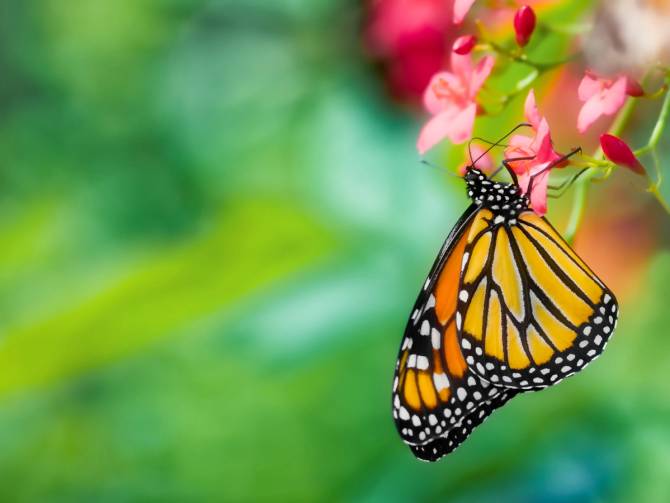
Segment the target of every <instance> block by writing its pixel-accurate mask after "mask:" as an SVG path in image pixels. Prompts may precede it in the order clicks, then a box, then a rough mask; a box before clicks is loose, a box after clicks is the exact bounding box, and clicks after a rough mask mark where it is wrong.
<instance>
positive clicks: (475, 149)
mask: <svg viewBox="0 0 670 503" xmlns="http://www.w3.org/2000/svg"><path fill="white" fill-rule="evenodd" d="M471 154H472V159H470V155H471ZM471 164H472V165H473V166H474V167H475V168H477V169H478V170H480V171H483V172H484V173H490V172H491V171H493V169H494V168H495V167H496V164H495V161H494V160H493V157H491V154H490V153H489V152H487V149H486V148H484V147H482V146H481V145H478V144H477V143H473V144H472V145H471V146H470V151H468V149H465V162H463V164H461V165H460V166H459V167H458V173H459V174H460V175H461V176H463V175H464V174H465V172H466V171H467V169H468V166H470V165H471Z"/></svg>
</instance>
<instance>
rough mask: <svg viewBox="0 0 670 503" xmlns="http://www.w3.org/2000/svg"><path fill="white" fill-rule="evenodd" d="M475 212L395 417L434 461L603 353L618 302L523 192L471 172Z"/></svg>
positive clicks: (410, 334)
mask: <svg viewBox="0 0 670 503" xmlns="http://www.w3.org/2000/svg"><path fill="white" fill-rule="evenodd" d="M464 178H465V181H466V184H467V191H468V196H469V197H470V198H471V200H472V204H471V206H470V207H469V208H468V209H467V210H466V211H465V213H464V214H463V216H462V217H461V219H460V220H459V221H458V223H457V224H456V226H455V227H454V229H453V230H452V232H451V233H450V235H449V236H448V238H447V240H446V242H445V244H444V245H443V247H442V249H441V251H440V253H439V254H438V257H437V259H436V261H435V263H434V264H433V267H432V269H431V271H430V273H429V275H428V278H427V280H426V282H425V284H424V287H423V289H422V290H421V292H420V293H419V296H418V299H417V301H416V303H415V305H414V308H413V310H412V314H411V316H410V319H409V320H408V323H407V327H406V329H405V334H404V338H403V341H402V343H401V348H400V352H399V355H398V361H397V363H396V372H395V377H394V381H393V399H392V400H393V417H394V420H395V423H396V427H397V429H398V432H399V433H400V436H401V438H402V439H403V441H405V442H406V443H407V444H409V445H410V448H411V449H412V451H413V452H414V454H415V455H416V456H417V457H419V458H420V459H424V460H428V461H434V460H436V459H439V458H440V457H442V456H444V455H446V454H448V453H449V452H451V451H452V450H453V449H455V448H456V447H457V446H458V445H460V443H462V442H463V441H464V440H465V438H467V436H468V435H469V434H470V432H471V431H472V430H473V429H474V428H475V427H476V426H478V425H479V424H480V423H481V422H482V421H484V420H485V419H486V418H487V417H488V416H489V415H490V414H491V412H493V410H495V409H496V408H498V407H501V406H502V405H504V404H505V403H506V402H507V401H508V400H510V399H511V398H512V397H514V396H515V395H516V394H518V393H521V392H523V391H530V390H537V389H541V388H544V387H546V386H549V385H552V384H555V383H557V382H558V381H560V380H561V379H563V378H565V377H567V376H569V375H571V374H573V373H575V372H577V371H579V370H581V369H582V368H583V367H584V366H586V365H587V364H588V363H589V362H590V361H591V360H593V359H594V358H595V357H597V356H598V355H599V354H600V353H601V352H602V350H603V349H604V347H605V344H606V343H607V340H608V339H609V336H610V335H611V333H612V332H613V330H614V326H615V324H616V319H617V311H618V308H617V304H616V300H615V298H614V295H613V294H612V292H611V291H609V290H608V289H607V288H606V287H605V286H604V285H603V283H602V282H601V281H600V280H599V279H598V278H597V276H595V274H594V273H593V272H592V271H591V270H590V269H589V268H588V267H587V266H586V264H584V263H583V261H582V260H581V259H580V258H579V257H577V255H576V254H575V253H574V251H572V249H571V248H570V247H569V245H568V244H567V243H566V242H565V241H563V239H562V238H561V237H560V236H559V235H558V233H557V232H556V231H555V230H554V228H553V227H552V226H551V225H550V224H549V223H548V222H547V221H546V219H544V218H541V217H538V216H537V215H535V214H534V213H533V212H532V210H530V208H529V200H528V198H527V197H526V196H525V195H523V194H522V193H521V191H520V189H519V187H518V186H517V185H516V184H509V183H497V182H494V181H492V180H489V179H488V178H487V177H486V176H485V175H484V174H483V173H481V172H480V171H478V170H476V169H474V168H470V169H469V170H468V171H467V172H466V175H465V177H464Z"/></svg>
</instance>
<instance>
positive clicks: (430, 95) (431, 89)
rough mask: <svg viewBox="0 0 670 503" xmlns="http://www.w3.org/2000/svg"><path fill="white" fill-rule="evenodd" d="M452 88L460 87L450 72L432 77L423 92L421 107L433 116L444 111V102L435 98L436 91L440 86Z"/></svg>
mask: <svg viewBox="0 0 670 503" xmlns="http://www.w3.org/2000/svg"><path fill="white" fill-rule="evenodd" d="M445 85H446V86H447V87H454V86H460V82H459V81H458V79H457V78H456V76H455V75H454V74H453V73H451V72H439V73H436V74H435V75H433V77H432V78H431V79H430V82H429V83H428V86H427V87H426V90H425V91H424V92H423V106H424V107H426V110H428V111H429V112H430V113H431V114H433V115H435V114H438V113H440V112H441V111H442V110H444V109H445V107H446V105H445V100H444V99H440V98H439V97H438V96H437V93H436V89H439V87H440V86H445Z"/></svg>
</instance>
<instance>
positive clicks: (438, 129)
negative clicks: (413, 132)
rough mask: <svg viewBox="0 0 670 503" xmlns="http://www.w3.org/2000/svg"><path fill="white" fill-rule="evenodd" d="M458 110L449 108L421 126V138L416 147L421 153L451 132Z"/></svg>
mask: <svg viewBox="0 0 670 503" xmlns="http://www.w3.org/2000/svg"><path fill="white" fill-rule="evenodd" d="M458 112H459V110H458V109H456V108H455V107H450V108H447V109H446V110H444V111H443V112H440V113H439V114H437V115H435V116H434V117H433V118H431V119H430V120H429V121H428V122H427V123H426V124H425V125H424V126H423V128H421V132H420V133H419V138H418V139H417V142H416V148H417V150H418V151H419V154H421V155H423V154H425V153H426V152H427V151H428V150H430V149H431V148H433V147H434V146H435V145H437V144H438V143H439V142H441V141H442V140H444V139H445V138H446V137H447V135H448V134H450V131H451V128H452V124H453V122H454V117H455V116H456V115H458Z"/></svg>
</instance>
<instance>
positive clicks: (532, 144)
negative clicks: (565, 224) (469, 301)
mask: <svg viewBox="0 0 670 503" xmlns="http://www.w3.org/2000/svg"><path fill="white" fill-rule="evenodd" d="M525 115H526V120H527V121H528V122H529V123H530V125H531V126H532V128H533V132H534V133H535V136H533V137H532V138H531V137H528V136H525V135H514V136H512V138H511V139H510V142H509V147H507V149H505V159H507V160H508V161H510V160H512V159H518V158H527V159H523V160H518V161H511V162H510V163H509V165H510V167H511V168H512V169H513V170H514V173H515V174H516V175H517V178H518V180H519V187H520V188H521V191H522V192H523V193H524V194H526V195H528V197H529V198H530V206H531V208H533V210H534V211H535V213H537V214H538V215H544V214H545V213H546V212H547V183H548V182H549V172H550V171H551V168H549V167H550V166H551V165H552V164H554V163H555V162H556V161H557V160H558V159H560V158H561V154H559V153H558V152H556V151H555V150H554V146H553V144H552V141H551V132H550V131H549V123H548V122H547V119H545V118H544V117H542V116H541V115H540V113H539V111H538V109H537V105H536V103H535V93H534V92H533V90H532V89H531V90H530V91H529V93H528V97H527V98H526V104H525ZM553 167H560V166H556V165H554V166H553ZM531 179H532V181H533V183H532V186H530V182H531ZM529 189H530V194H528V192H529Z"/></svg>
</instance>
